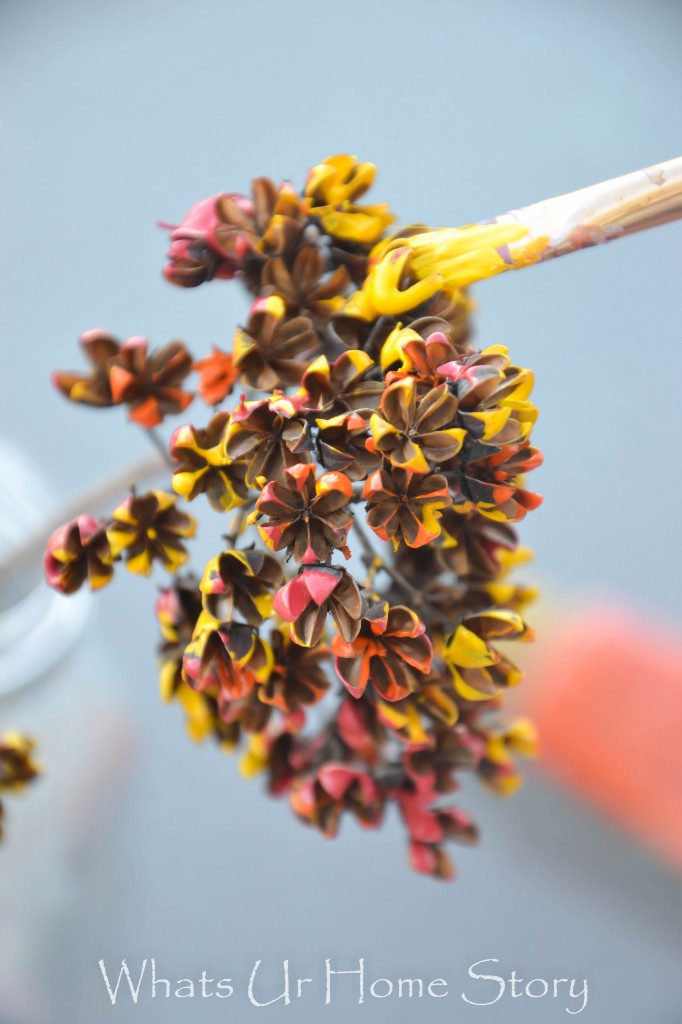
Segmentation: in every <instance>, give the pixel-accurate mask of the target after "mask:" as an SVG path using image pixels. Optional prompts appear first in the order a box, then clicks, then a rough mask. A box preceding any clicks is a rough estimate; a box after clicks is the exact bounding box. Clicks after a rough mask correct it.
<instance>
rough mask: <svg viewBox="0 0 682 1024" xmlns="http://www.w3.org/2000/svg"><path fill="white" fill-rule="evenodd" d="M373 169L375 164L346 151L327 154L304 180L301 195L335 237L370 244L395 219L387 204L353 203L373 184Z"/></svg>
mask: <svg viewBox="0 0 682 1024" xmlns="http://www.w3.org/2000/svg"><path fill="white" fill-rule="evenodd" d="M376 170H377V169H376V167H375V166H374V164H370V163H358V161H357V160H356V158H355V157H354V156H349V155H348V154H346V153H340V154H338V155H335V156H328V157H327V158H326V159H325V160H323V161H322V163H319V164H317V166H315V167H313V168H312V169H311V170H310V172H309V173H308V177H307V179H306V183H305V189H304V194H305V196H306V197H307V199H308V201H309V205H310V215H311V217H314V218H316V219H318V220H319V221H320V222H321V224H322V227H323V228H324V230H325V231H326V232H327V233H328V234H330V235H332V236H334V237H335V238H338V239H341V240H343V241H345V242H355V243H358V244H360V245H373V244H374V243H375V242H376V241H377V239H378V238H379V237H380V236H381V235H382V234H383V232H384V231H385V230H386V228H387V227H388V225H389V224H392V223H393V221H394V220H395V216H394V215H393V214H392V213H391V212H390V211H389V208H388V203H376V204H374V205H367V204H358V203H357V202H356V200H357V199H359V198H360V197H361V196H363V195H364V194H365V192H366V191H367V190H368V189H369V188H370V186H371V185H372V182H373V181H374V177H375V175H376Z"/></svg>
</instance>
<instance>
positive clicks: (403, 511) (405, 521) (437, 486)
mask: <svg viewBox="0 0 682 1024" xmlns="http://www.w3.org/2000/svg"><path fill="white" fill-rule="evenodd" d="M363 495H364V497H365V498H366V499H367V525H368V526H371V528H372V529H373V530H374V532H375V533H376V535H377V536H378V537H381V539H382V540H388V541H391V543H392V544H393V548H394V550H397V548H398V546H399V545H400V543H401V542H404V543H405V544H407V545H408V547H411V548H420V547H423V546H424V545H425V544H429V543H430V542H431V541H432V540H434V539H435V538H436V537H437V536H438V535H439V533H440V530H441V527H440V523H439V521H438V520H439V519H440V515H441V512H442V510H443V509H444V508H447V507H448V506H449V505H451V504H452V498H451V497H450V492H449V490H448V482H447V480H446V479H445V477H444V476H442V475H440V474H435V473H429V474H423V475H422V474H420V473H408V472H405V471H404V470H402V469H393V470H392V471H391V472H389V471H388V470H385V469H378V470H377V471H376V472H375V473H372V475H371V476H370V477H369V479H368V480H367V482H366V483H365V487H364V490H363Z"/></svg>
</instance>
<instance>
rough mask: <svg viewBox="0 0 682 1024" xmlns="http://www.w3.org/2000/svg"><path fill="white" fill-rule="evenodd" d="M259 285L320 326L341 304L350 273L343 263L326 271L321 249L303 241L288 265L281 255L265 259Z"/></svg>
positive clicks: (293, 313) (292, 309)
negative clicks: (303, 243)
mask: <svg viewBox="0 0 682 1024" xmlns="http://www.w3.org/2000/svg"><path fill="white" fill-rule="evenodd" d="M261 287H262V289H263V291H265V292H270V293H272V294H275V295H278V296H280V298H281V299H283V301H284V303H285V305H286V309H287V313H288V314H289V315H291V316H297V315H304V316H310V317H312V319H313V321H314V322H315V323H317V324H319V325H320V326H323V325H324V324H325V322H326V321H327V320H329V318H330V317H332V316H334V314H335V313H338V311H339V310H340V309H341V306H343V303H344V301H345V298H344V297H345V295H346V294H347V292H348V289H349V287H350V276H349V274H348V271H347V270H346V269H345V267H337V268H336V270H334V271H333V272H332V273H331V274H329V275H327V273H326V266H325V262H324V260H323V259H322V256H321V255H320V250H319V249H318V248H317V247H316V246H311V245H304V246H302V247H301V248H300V249H299V250H298V252H297V253H296V257H295V259H294V261H293V263H292V264H291V265H290V266H288V265H287V261H286V260H285V259H283V258H282V257H281V256H277V257H275V258H274V259H271V260H268V262H267V263H266V264H265V266H264V267H263V273H262V275H261ZM297 383H298V382H297Z"/></svg>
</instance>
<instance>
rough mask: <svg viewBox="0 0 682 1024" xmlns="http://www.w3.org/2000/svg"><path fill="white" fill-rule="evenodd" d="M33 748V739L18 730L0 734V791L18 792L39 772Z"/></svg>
mask: <svg viewBox="0 0 682 1024" xmlns="http://www.w3.org/2000/svg"><path fill="white" fill-rule="evenodd" d="M34 750H35V743H34V742H33V740H31V739H29V738H28V736H24V735H22V734H21V733H19V732H6V733H4V734H3V735H1V736H0V793H18V792H19V791H20V790H22V789H23V788H24V786H25V785H26V783H27V782H31V781H32V780H33V779H35V778H36V776H38V775H39V774H40V768H39V767H38V765H37V764H36V763H35V762H34V760H33V757H32V754H33V752H34Z"/></svg>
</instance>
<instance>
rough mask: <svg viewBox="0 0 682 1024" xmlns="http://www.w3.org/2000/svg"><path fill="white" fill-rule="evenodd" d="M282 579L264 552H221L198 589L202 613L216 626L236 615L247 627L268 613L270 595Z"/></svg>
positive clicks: (269, 556) (258, 623)
mask: <svg viewBox="0 0 682 1024" xmlns="http://www.w3.org/2000/svg"><path fill="white" fill-rule="evenodd" d="M283 580H284V573H283V572H282V567H281V565H280V564H279V562H278V561H277V559H276V558H274V557H273V556H272V555H269V554H267V553H266V552H264V551H258V550H257V549H253V550H251V551H236V550H229V551H223V553H222V554H220V555H217V556H216V557H215V558H212V559H211V560H210V561H209V562H208V564H207V565H206V568H205V570H204V575H203V577H202V580H201V583H200V584H199V589H200V590H201V593H202V595H203V605H204V608H205V609H206V611H207V612H208V613H209V615H211V616H212V617H213V618H214V619H216V621H218V622H220V623H231V622H232V621H233V620H234V615H235V612H237V613H238V614H239V615H241V617H242V618H243V619H244V621H245V622H248V624H249V625H250V626H260V625H261V623H262V622H263V621H264V620H265V619H267V618H269V617H270V615H271V614H272V595H273V591H274V589H275V587H279V586H280V585H281V584H282V582H283Z"/></svg>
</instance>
